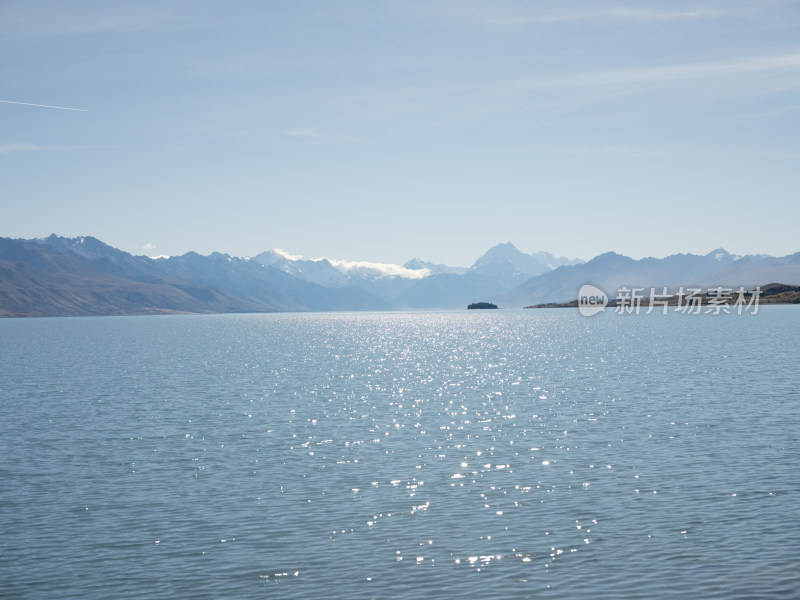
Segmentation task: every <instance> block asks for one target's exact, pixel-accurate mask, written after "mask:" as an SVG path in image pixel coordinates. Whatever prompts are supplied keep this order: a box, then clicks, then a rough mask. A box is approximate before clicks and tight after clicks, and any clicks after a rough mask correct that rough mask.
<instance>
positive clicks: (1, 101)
mask: <svg viewBox="0 0 800 600" xmlns="http://www.w3.org/2000/svg"><path fill="white" fill-rule="evenodd" d="M0 104H20V105H22V106H35V107H37V108H57V109H58V110H74V111H78V112H89V111H88V110H86V109H85V108H71V107H69V106H52V105H50V104H33V103H32V102H15V101H14V100H0Z"/></svg>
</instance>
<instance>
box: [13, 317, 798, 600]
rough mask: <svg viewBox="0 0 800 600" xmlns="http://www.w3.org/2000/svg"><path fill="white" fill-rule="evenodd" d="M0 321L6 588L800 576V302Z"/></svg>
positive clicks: (747, 593) (630, 584)
mask: <svg viewBox="0 0 800 600" xmlns="http://www.w3.org/2000/svg"><path fill="white" fill-rule="evenodd" d="M0 339H2V344H1V345H0V420H1V421H0V422H2V434H0V452H1V454H0V456H2V458H3V460H2V462H1V463H0V533H1V534H2V537H0V551H1V553H0V596H2V597H7V598H46V597H52V598H81V599H86V598H145V597H146V598H156V599H158V598H164V599H167V598H169V599H174V598H192V599H196V598H222V597H227V598H341V599H352V598H462V597H465V596H467V595H474V596H476V597H481V598H574V597H579V596H580V597H591V598H670V597H679V596H683V597H704V598H735V597H739V598H751V597H756V596H757V597H774V598H797V597H798V596H799V595H800V523H798V508H799V507H800V475H799V474H798V467H797V465H798V464H799V463H800V445H799V443H798V442H799V440H798V438H799V437H800V433H798V432H799V431H800V402H798V387H800V375H798V355H800V307H797V306H762V307H760V309H759V311H758V314H756V315H753V314H744V315H724V314H722V315H713V314H701V315H685V314H680V313H678V314H676V313H670V314H669V315H666V316H665V315H662V314H659V313H654V314H651V315H644V314H640V315H616V314H613V313H610V312H608V313H604V314H600V315H597V316H594V317H591V318H586V317H582V316H581V315H580V314H579V313H578V311H577V309H551V310H527V311H525V310H508V311H507V310H496V311H454V312H386V313H312V314H297V313H283V314H248V315H209V316H158V317H96V318H63V319H57V318H53V319H50V318H44V319H5V320H0Z"/></svg>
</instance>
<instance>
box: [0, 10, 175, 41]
mask: <svg viewBox="0 0 800 600" xmlns="http://www.w3.org/2000/svg"><path fill="white" fill-rule="evenodd" d="M131 6H133V5H131ZM178 14H180V13H178V12H177V11H175V10H174V9H169V8H168V7H166V6H155V5H151V6H149V7H147V8H146V9H143V8H142V6H140V5H137V6H136V8H135V9H128V8H123V7H121V6H120V5H118V4H115V3H107V4H102V3H101V4H94V3H92V4H89V5H86V6H81V4H80V3H69V4H63V3H56V4H55V5H53V6H44V5H42V4H41V3H32V2H20V3H17V4H11V3H8V5H5V6H0V20H2V23H3V27H2V29H0V39H10V38H23V37H54V36H74V35H87V34H97V33H109V32H125V31H130V32H138V31H144V30H148V29H157V28H164V27H166V26H168V25H174V24H175V22H176V21H177V18H178V17H177V15H178ZM189 18H190V17H187V16H186V15H185V14H183V15H181V19H182V20H183V21H185V20H188V19H189Z"/></svg>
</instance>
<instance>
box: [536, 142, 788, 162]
mask: <svg viewBox="0 0 800 600" xmlns="http://www.w3.org/2000/svg"><path fill="white" fill-rule="evenodd" d="M522 150H523V151H527V152H535V153H537V154H551V155H558V156H573V157H577V158H583V157H598V158H624V159H636V158H645V159H646V158H681V159H693V160H706V159H708V160H732V159H742V158H749V159H759V158H760V159H782V160H797V159H800V152H796V151H794V150H790V149H784V148H763V147H755V146H742V145H738V146H737V145H725V146H707V147H680V148H677V147H646V146H635V145H617V146H540V147H533V148H523V149H522Z"/></svg>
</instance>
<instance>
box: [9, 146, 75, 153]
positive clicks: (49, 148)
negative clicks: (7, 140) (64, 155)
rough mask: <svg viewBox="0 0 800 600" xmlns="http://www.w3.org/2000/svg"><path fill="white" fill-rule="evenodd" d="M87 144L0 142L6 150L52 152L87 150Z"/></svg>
mask: <svg viewBox="0 0 800 600" xmlns="http://www.w3.org/2000/svg"><path fill="white" fill-rule="evenodd" d="M85 149H86V147H85V146H43V145H40V144H0V153H4V152H50V151H54V150H85Z"/></svg>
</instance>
